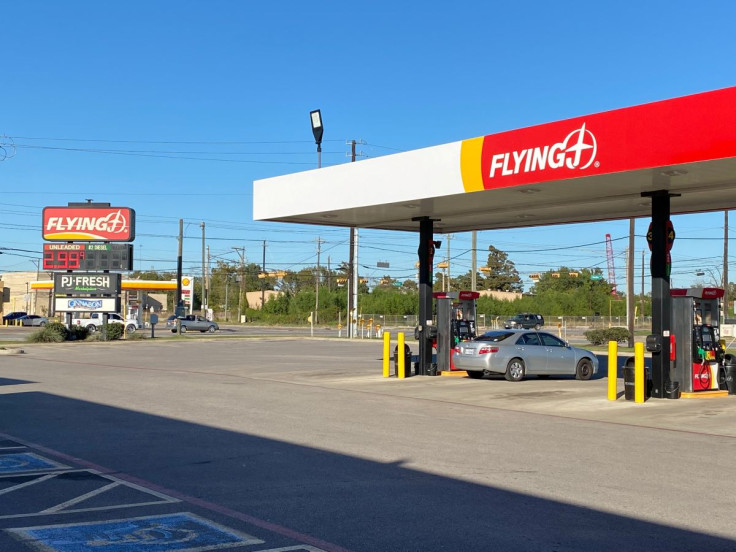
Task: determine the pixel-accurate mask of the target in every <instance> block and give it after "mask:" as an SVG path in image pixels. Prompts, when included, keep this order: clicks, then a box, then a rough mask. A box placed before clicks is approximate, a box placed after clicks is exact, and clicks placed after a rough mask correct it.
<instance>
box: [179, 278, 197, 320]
mask: <svg viewBox="0 0 736 552" xmlns="http://www.w3.org/2000/svg"><path fill="white" fill-rule="evenodd" d="M193 295H194V280H193V279H192V278H190V277H189V276H183V277H182V279H181V299H182V301H184V304H185V305H187V306H189V307H190V308H191V306H192V296H193ZM190 312H191V310H190Z"/></svg>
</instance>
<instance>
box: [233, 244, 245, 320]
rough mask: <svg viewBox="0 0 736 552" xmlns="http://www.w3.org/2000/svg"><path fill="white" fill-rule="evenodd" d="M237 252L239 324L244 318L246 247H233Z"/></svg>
mask: <svg viewBox="0 0 736 552" xmlns="http://www.w3.org/2000/svg"><path fill="white" fill-rule="evenodd" d="M233 249H234V250H235V252H236V253H237V254H238V256H239V257H240V270H239V271H238V272H240V292H239V293H238V324H240V323H241V321H242V320H243V318H242V312H243V309H242V305H243V292H244V290H245V247H233Z"/></svg>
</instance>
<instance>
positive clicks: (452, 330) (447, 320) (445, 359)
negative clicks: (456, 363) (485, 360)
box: [432, 291, 480, 372]
mask: <svg viewBox="0 0 736 552" xmlns="http://www.w3.org/2000/svg"><path fill="white" fill-rule="evenodd" d="M432 295H433V296H434V299H435V302H436V312H437V339H436V341H435V343H434V347H435V348H436V349H437V369H438V370H439V371H441V372H442V371H449V370H452V350H453V349H454V348H455V346H456V345H457V344H458V343H459V342H460V341H469V340H471V339H474V338H475V336H476V326H475V312H476V309H475V303H476V300H477V299H478V297H480V293H478V292H477V291H459V292H458V291H440V292H435V293H433V294H432Z"/></svg>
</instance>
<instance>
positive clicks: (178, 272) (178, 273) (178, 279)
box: [174, 219, 194, 317]
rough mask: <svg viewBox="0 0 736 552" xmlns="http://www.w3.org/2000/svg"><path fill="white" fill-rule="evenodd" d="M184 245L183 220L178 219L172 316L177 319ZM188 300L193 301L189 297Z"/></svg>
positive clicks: (179, 313) (180, 305)
mask: <svg viewBox="0 0 736 552" xmlns="http://www.w3.org/2000/svg"><path fill="white" fill-rule="evenodd" d="M183 243H184V219H179V254H178V255H177V257H176V305H174V314H176V316H177V317H178V316H179V315H181V314H183V313H181V312H180V311H181V307H182V304H181V277H182V274H181V272H182V268H181V263H182V248H183ZM190 299H194V298H193V297H190Z"/></svg>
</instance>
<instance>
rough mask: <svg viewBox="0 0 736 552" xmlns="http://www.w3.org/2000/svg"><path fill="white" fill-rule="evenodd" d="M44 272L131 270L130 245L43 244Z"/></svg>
mask: <svg viewBox="0 0 736 552" xmlns="http://www.w3.org/2000/svg"><path fill="white" fill-rule="evenodd" d="M43 269H44V270H91V271H94V270H133V246H132V245H131V244H127V243H126V244H120V243H117V244H116V243H105V244H87V243H63V244H62V243H59V244H56V243H45V244H44V245H43Z"/></svg>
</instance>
